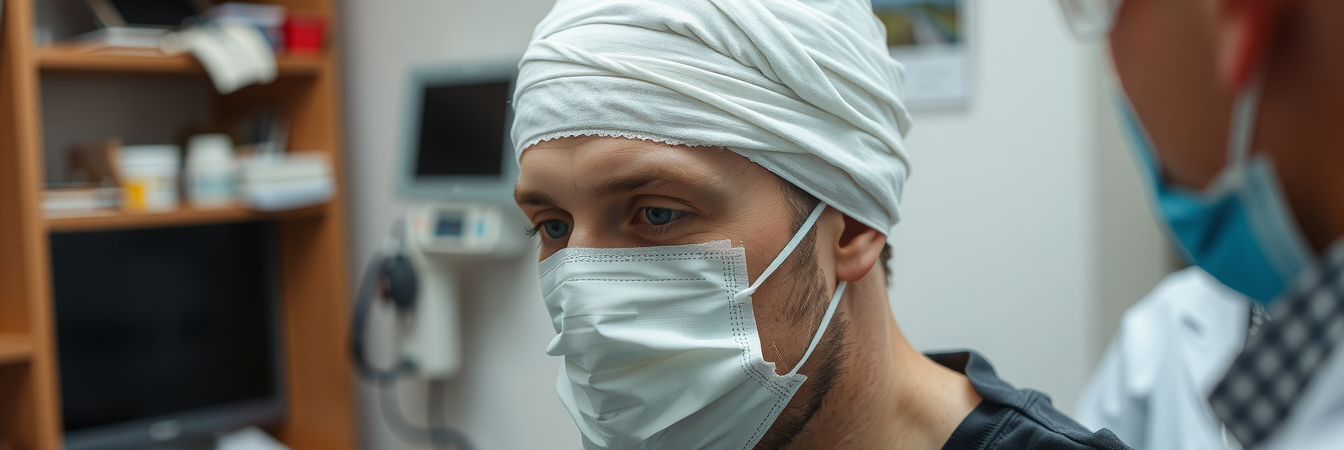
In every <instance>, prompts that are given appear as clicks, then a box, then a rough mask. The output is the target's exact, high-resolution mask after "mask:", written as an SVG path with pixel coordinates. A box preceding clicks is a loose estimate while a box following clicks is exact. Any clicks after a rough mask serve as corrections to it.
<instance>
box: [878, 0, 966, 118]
mask: <svg viewBox="0 0 1344 450" xmlns="http://www.w3.org/2000/svg"><path fill="white" fill-rule="evenodd" d="M967 1H969V0H873V13H874V14H876V15H877V17H878V19H879V20H881V21H882V23H883V24H884V25H886V27H887V45H888V46H889V47H890V49H891V56H892V57H893V58H895V59H896V60H897V61H900V62H901V64H903V65H905V70H906V72H905V75H906V78H905V104H906V106H907V107H909V108H910V109H911V110H919V109H942V108H960V107H964V106H966V105H967V104H969V102H970V75H971V74H970V70H969V68H968V66H969V63H968V62H969V61H968V60H969V59H970V51H969V50H968V49H967V39H966V35H965V31H966V30H965V26H964V22H965V16H966V15H965V11H966V6H967V5H966V2H967Z"/></svg>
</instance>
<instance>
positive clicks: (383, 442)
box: [341, 0, 580, 450]
mask: <svg viewBox="0 0 1344 450" xmlns="http://www.w3.org/2000/svg"><path fill="white" fill-rule="evenodd" d="M550 6H551V1H549V0H440V1H429V0H377V1H375V0H345V1H343V2H342V11H341V13H342V22H341V25H342V29H341V32H342V34H341V41H342V45H343V46H344V54H343V57H344V61H343V68H344V77H345V80H344V99H343V100H344V102H345V105H344V108H345V124H346V152H347V155H348V156H347V160H346V169H347V172H346V173H347V174H348V178H347V180H346V183H347V184H346V186H348V187H349V188H348V189H347V193H346V195H347V198H349V199H350V224H351V233H352V236H351V240H352V252H351V254H352V258H353V260H352V262H353V263H355V264H356V265H357V267H352V268H351V270H352V273H356V274H358V273H362V271H363V269H364V268H363V265H364V264H365V262H366V261H367V259H368V258H369V256H370V255H371V254H373V252H374V249H375V248H376V247H377V246H378V245H380V242H381V241H382V239H383V237H384V236H386V233H387V231H388V229H389V227H390V225H391V222H392V219H393V218H394V217H395V215H397V214H399V213H400V212H401V211H403V210H404V206H405V205H404V204H403V203H401V202H399V201H398V200H396V198H395V196H394V195H393V183H394V180H395V177H394V175H393V174H394V167H395V164H396V159H397V145H399V144H400V141H399V139H400V138H401V136H400V134H399V133H400V130H401V127H400V124H401V122H400V121H399V118H398V117H399V116H400V115H401V114H402V106H401V105H402V103H401V102H402V101H403V99H402V97H403V95H404V93H403V87H404V83H405V77H406V70H407V68H408V67H411V66H412V65H415V64H424V63H433V64H442V63H447V62H452V61H472V60H480V59H491V58H508V59H514V60H516V59H517V58H518V57H519V56H520V55H521V54H522V51H523V48H524V47H525V46H526V45H527V40H528V38H529V37H530V36H531V32H532V27H533V26H534V25H535V24H536V23H537V21H539V20H541V17H542V16H544V15H545V13H546V11H548V10H549V9H550ZM521 231H522V230H521V229H520V230H519V232H520V233H521ZM535 261H536V259H535V258H534V257H523V258H519V259H518V260H516V261H513V262H503V263H499V262H497V263H484V264H473V265H472V268H471V269H470V273H468V274H466V276H464V277H463V278H462V279H464V280H468V281H467V282H466V283H465V284H466V286H464V288H465V290H466V291H465V292H464V296H463V305H462V318H463V320H462V322H463V325H464V329H463V330H462V333H463V335H464V336H465V337H466V338H465V348H464V350H465V355H464V358H465V368H464V370H463V372H462V373H461V374H459V375H457V376H456V377H455V378H453V379H452V381H451V382H450V384H449V386H448V394H447V397H448V398H447V403H448V405H449V408H448V409H449V411H448V414H447V420H448V422H449V423H450V424H451V425H452V426H454V427H455V428H457V429H460V430H465V431H466V433H467V434H468V436H469V437H470V438H471V439H472V441H473V442H474V443H475V445H476V448H477V449H479V450H510V449H540V448H546V449H566V448H572V449H577V448H580V442H579V434H578V431H577V429H575V427H574V423H573V422H572V421H571V420H570V418H569V415H568V414H567V413H565V411H564V409H563V407H562V406H561V405H560V402H559V400H558V398H557V397H556V394H555V374H556V370H557V368H558V367H559V362H558V360H555V359H553V358H551V357H549V356H546V354H545V349H546V344H547V343H548V342H549V341H550V338H551V336H552V335H553V334H554V333H553V331H552V329H551V324H550V319H549V317H547V315H546V309H545V307H543V306H542V304H541V302H540V300H539V299H540V298H541V294H540V292H539V290H540V288H539V287H538V286H537V281H536V280H537V275H536V268H535V267H536V263H535ZM352 289H353V286H352ZM375 325H377V324H375ZM373 328H374V329H375V330H376V329H378V328H380V327H378V326H375V327H373ZM372 392H373V391H372V390H371V389H370V388H369V387H368V386H367V385H366V386H362V387H361V388H360V399H361V402H360V407H361V413H360V416H359V419H360V428H361V434H362V435H363V438H362V439H363V447H364V448H367V449H378V450H396V449H407V448H428V447H426V446H414V445H408V444H406V443H404V442H402V441H401V440H399V439H397V438H396V437H394V436H392V435H391V434H390V433H389V431H388V430H387V428H386V427H384V426H383V425H382V419H381V417H380V416H379V415H378V412H377V403H376V397H374V396H373V394H372ZM402 394H403V395H402V396H401V398H402V400H403V406H404V410H405V411H406V412H407V416H409V417H410V418H411V420H412V421H414V422H416V423H419V424H423V423H424V422H423V421H424V418H425V414H424V413H423V411H424V410H425V409H424V408H425V389H424V386H423V385H422V384H420V383H416V382H408V383H406V385H405V386H404V388H403V389H402Z"/></svg>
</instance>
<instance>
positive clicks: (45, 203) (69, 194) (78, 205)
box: [42, 187, 121, 216]
mask: <svg viewBox="0 0 1344 450" xmlns="http://www.w3.org/2000/svg"><path fill="white" fill-rule="evenodd" d="M120 200H121V189H120V188H115V187H92V188H56V189H52V188H48V189H44V190H43V191H42V210H43V211H45V212H46V213H47V215H49V216H51V215H96V214H111V213H114V212H116V208H117V206H118V205H120V203H121V202H120Z"/></svg>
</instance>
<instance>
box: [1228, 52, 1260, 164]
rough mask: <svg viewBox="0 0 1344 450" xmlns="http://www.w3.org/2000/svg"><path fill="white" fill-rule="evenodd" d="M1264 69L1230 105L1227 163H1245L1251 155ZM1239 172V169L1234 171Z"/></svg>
mask: <svg viewBox="0 0 1344 450" xmlns="http://www.w3.org/2000/svg"><path fill="white" fill-rule="evenodd" d="M1264 80H1265V76H1264V70H1261V71H1259V72H1257V73H1256V75H1254V78H1252V79H1251V85H1250V86H1249V87H1247V88H1246V91H1244V92H1242V93H1241V94H1239V95H1237V99H1236V101H1235V103H1233V105H1232V127H1231V129H1230V130H1228V136H1227V143H1228V147H1227V163H1226V164H1227V165H1228V166H1229V167H1236V166H1233V164H1235V165H1242V164H1246V162H1247V160H1249V159H1250V155H1251V145H1252V142H1251V139H1252V138H1253V137H1254V136H1255V125H1256V119H1257V118H1258V117H1259V114H1260V96H1261V94H1262V93H1263V92H1264V90H1265V82H1264ZM1236 172H1240V171H1236Z"/></svg>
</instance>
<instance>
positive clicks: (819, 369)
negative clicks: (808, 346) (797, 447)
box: [755, 229, 849, 450]
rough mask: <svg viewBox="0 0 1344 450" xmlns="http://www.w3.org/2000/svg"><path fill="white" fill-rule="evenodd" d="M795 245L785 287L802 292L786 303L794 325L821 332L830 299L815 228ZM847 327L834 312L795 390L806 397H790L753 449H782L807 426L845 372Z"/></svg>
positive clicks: (840, 316)
mask: <svg viewBox="0 0 1344 450" xmlns="http://www.w3.org/2000/svg"><path fill="white" fill-rule="evenodd" d="M797 248H798V250H799V255H798V256H799V257H798V263H797V264H796V265H795V266H794V267H793V269H792V270H790V271H789V274H788V275H789V277H788V278H789V279H794V280H799V281H797V282H796V283H793V285H792V286H788V288H789V290H791V291H793V292H801V293H802V295H799V296H797V297H794V298H793V300H792V302H791V303H790V304H789V309H790V311H789V315H790V316H791V317H792V318H793V325H795V329H802V330H816V332H822V330H819V329H818V327H819V325H820V324H821V320H822V318H823V317H824V316H825V315H826V308H827V307H828V306H829V304H828V303H827V300H830V297H831V294H830V293H829V292H827V291H828V289H827V283H826V278H825V275H824V274H823V273H822V271H821V267H820V266H819V265H818V264H817V261H816V255H815V253H816V252H815V248H816V230H815V229H813V230H812V231H809V232H808V234H807V236H806V237H805V238H804V239H803V241H802V242H800V245H799V246H798V247H797ZM836 301H839V299H836ZM848 330H849V320H848V319H847V318H846V317H844V315H843V314H841V313H840V312H836V313H835V316H834V317H832V318H831V324H830V326H829V327H828V328H827V329H826V330H824V332H825V334H824V335H823V337H822V339H821V342H819V343H817V348H816V349H815V350H813V351H812V356H810V359H809V361H810V362H812V364H813V365H812V366H810V367H809V369H810V370H809V371H810V372H812V373H811V374H810V375H808V377H807V381H806V382H805V383H803V386H802V387H800V388H799V390H798V394H800V395H806V400H804V401H803V402H802V403H801V404H793V403H794V402H792V401H791V402H790V403H791V404H790V406H788V407H786V408H784V410H783V411H782V412H780V414H779V417H778V418H777V419H775V423H774V424H772V425H771V426H770V429H769V430H768V431H767V432H766V433H765V436H763V437H761V440H760V441H759V442H757V444H756V447H755V450H780V449H783V448H785V447H787V446H788V445H789V444H791V443H793V441H794V439H796V438H797V437H798V435H799V434H801V433H802V432H803V430H805V429H806V428H807V425H808V423H809V422H810V421H811V420H812V417H813V416H815V415H816V413H817V410H819V409H821V405H822V403H824V402H825V400H826V395H827V394H829V393H830V391H831V388H833V387H835V382H836V380H838V379H839V378H840V376H841V375H842V374H843V373H844V362H845V360H846V359H847V355H846V354H845V344H844V342H845V334H846V332H847V331H848ZM812 337H813V336H812V335H809V336H808V340H807V343H811V338H812ZM796 398H798V397H795V399H796Z"/></svg>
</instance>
